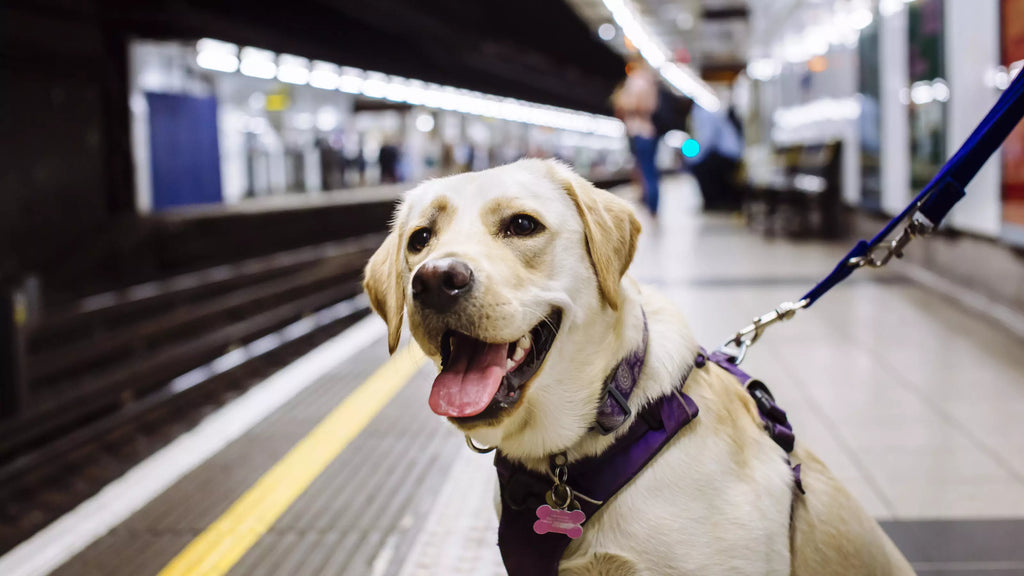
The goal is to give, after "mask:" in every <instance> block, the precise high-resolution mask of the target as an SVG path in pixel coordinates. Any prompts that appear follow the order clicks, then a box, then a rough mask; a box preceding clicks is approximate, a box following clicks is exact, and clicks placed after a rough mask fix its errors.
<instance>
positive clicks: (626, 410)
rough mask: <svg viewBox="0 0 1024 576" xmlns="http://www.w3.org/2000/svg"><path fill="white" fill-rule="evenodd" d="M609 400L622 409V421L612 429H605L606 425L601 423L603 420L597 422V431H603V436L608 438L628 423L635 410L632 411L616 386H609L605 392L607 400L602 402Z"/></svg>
mask: <svg viewBox="0 0 1024 576" xmlns="http://www.w3.org/2000/svg"><path fill="white" fill-rule="evenodd" d="M607 398H611V399H612V400H613V401H614V402H615V403H616V404H618V405H619V408H621V409H622V419H621V420H619V421H618V422H617V423H616V424H615V425H614V426H612V427H611V428H605V425H604V424H603V423H602V422H601V419H600V418H598V419H597V422H596V424H597V429H598V430H600V431H601V435H602V436H607V435H609V434H611V433H612V432H615V431H616V430H618V429H619V428H620V427H622V424H623V423H625V422H626V421H628V420H629V417H630V416H632V415H633V410H632V409H630V407H629V402H627V401H626V398H625V397H624V396H623V395H622V393H621V392H619V391H618V389H616V388H615V386H609V387H608V388H607V389H606V390H605V398H604V399H602V400H601V402H602V403H603V402H604V401H605V400H606V399H607Z"/></svg>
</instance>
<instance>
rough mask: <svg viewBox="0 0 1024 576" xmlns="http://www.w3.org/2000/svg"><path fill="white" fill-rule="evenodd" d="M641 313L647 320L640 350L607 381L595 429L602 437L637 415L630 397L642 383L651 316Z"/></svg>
mask: <svg viewBox="0 0 1024 576" xmlns="http://www.w3.org/2000/svg"><path fill="white" fill-rule="evenodd" d="M640 313H641V314H643V318H644V334H643V338H642V340H641V341H640V346H639V347H638V348H636V349H635V350H633V351H632V352H630V353H629V354H627V355H626V357H625V358H623V359H622V361H620V362H619V363H618V364H617V365H616V366H615V368H613V369H612V371H611V372H610V373H609V374H608V377H607V378H605V380H604V386H603V388H602V393H601V403H600V404H599V405H598V407H597V419H596V421H595V422H594V429H595V430H597V431H599V432H601V434H605V435H607V434H611V433H612V432H614V431H616V430H618V429H619V428H620V427H622V425H623V424H625V423H626V420H629V417H630V416H632V415H633V411H632V410H631V409H630V407H629V397H630V396H631V395H632V394H633V388H635V387H636V383H637V382H638V381H639V380H640V370H642V369H643V367H644V359H645V358H646V357H647V314H646V313H645V312H643V309H641V311H640Z"/></svg>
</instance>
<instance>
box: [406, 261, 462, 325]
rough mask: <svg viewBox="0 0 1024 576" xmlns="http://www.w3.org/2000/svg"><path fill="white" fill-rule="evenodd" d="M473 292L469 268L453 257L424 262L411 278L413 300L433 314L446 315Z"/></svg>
mask: <svg viewBox="0 0 1024 576" xmlns="http://www.w3.org/2000/svg"><path fill="white" fill-rule="evenodd" d="M472 289H473V269H472V268H470V267H469V264H466V263H465V262H463V261H461V260H456V259H454V258H439V259H437V260H431V261H429V262H425V263H424V264H423V265H422V266H420V268H419V270H417V271H416V274H414V275H413V277H412V296H413V299H414V300H416V301H417V302H419V303H420V304H422V305H423V306H425V307H427V308H430V309H431V310H434V311H436V312H447V311H449V310H451V309H452V307H454V306H455V304H456V303H458V301H459V298H461V297H462V296H463V295H464V294H466V293H467V292H469V291H470V290H472Z"/></svg>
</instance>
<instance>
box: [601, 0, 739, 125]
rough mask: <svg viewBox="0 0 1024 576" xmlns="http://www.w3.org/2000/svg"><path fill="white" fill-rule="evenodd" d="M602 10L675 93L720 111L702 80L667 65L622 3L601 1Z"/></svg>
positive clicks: (620, 0) (686, 70)
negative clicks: (607, 13)
mask: <svg viewBox="0 0 1024 576" xmlns="http://www.w3.org/2000/svg"><path fill="white" fill-rule="evenodd" d="M601 1H602V2H604V5H605V8H607V9H608V11H609V12H611V14H612V18H613V19H614V20H615V23H616V24H618V25H619V28H622V33H623V34H625V36H626V38H629V41H630V42H632V43H633V46H636V49H637V51H639V52H640V56H642V57H643V59H644V60H646V61H647V63H648V64H649V65H650V66H651V67H652V68H654V69H655V70H657V71H658V72H659V73H661V77H662V78H664V79H665V81H666V82H668V83H669V84H671V85H672V86H673V87H675V88H676V89H677V90H679V91H680V92H682V93H683V94H685V95H686V96H688V97H690V98H691V99H693V101H694V102H696V103H697V105H698V106H700V107H701V108H704V109H705V110H708V111H710V112H716V111H718V110H719V109H721V107H722V103H721V101H719V100H718V97H717V96H715V93H714V92H713V91H712V90H711V87H710V86H708V85H707V83H706V82H704V80H702V79H701V78H700V77H698V76H697V75H696V74H695V73H694V72H693V69H692V68H690V67H689V66H680V65H679V64H676V63H675V62H669V60H668V58H667V57H666V56H665V50H664V49H663V48H662V47H661V45H660V44H659V43H658V41H657V40H656V39H655V38H653V37H652V36H651V35H650V33H649V32H648V31H647V28H646V27H644V25H643V24H642V23H641V22H640V19H639V18H637V16H636V14H634V13H633V10H632V9H630V8H629V7H628V6H627V5H626V3H625V1H624V0H601Z"/></svg>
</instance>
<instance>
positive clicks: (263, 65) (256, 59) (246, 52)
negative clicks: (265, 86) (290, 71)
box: [238, 46, 277, 80]
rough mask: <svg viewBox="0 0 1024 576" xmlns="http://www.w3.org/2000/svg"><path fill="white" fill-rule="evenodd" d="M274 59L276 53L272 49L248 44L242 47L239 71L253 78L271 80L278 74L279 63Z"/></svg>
mask: <svg viewBox="0 0 1024 576" xmlns="http://www.w3.org/2000/svg"><path fill="white" fill-rule="evenodd" d="M274 59H275V57H274V53H273V52H271V51H270V50H262V49H260V48H253V47H252V46H246V47H245V48H242V52H241V63H240V64H239V65H238V71H239V72H241V73H242V74H245V75H246V76H252V77H253V78H262V79H264V80H270V79H271V78H273V77H274V76H277V64H275V63H274Z"/></svg>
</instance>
